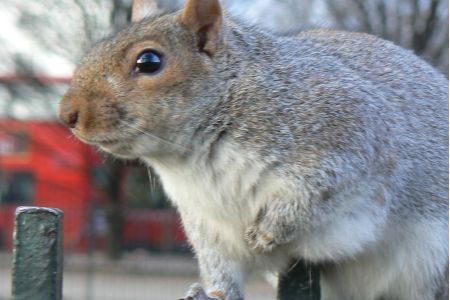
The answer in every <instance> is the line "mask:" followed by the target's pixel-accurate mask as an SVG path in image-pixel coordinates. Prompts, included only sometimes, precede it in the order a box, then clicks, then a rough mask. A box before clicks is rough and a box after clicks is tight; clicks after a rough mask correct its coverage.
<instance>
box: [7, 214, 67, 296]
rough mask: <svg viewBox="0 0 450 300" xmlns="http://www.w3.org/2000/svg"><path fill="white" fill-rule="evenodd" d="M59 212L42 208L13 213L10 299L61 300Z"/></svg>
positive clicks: (61, 215)
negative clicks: (14, 218) (14, 216)
mask: <svg viewBox="0 0 450 300" xmlns="http://www.w3.org/2000/svg"><path fill="white" fill-rule="evenodd" d="M62 217H63V213H62V211H60V210H58V209H51V208H43V207H19V208H17V210H16V220H15V226H14V249H13V276H12V277H13V278H12V299H13V300H30V299H33V300H61V299H62V258H63V252H62V241H63V228H62Z"/></svg>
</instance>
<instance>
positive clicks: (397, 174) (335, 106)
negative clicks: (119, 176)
mask: <svg viewBox="0 0 450 300" xmlns="http://www.w3.org/2000/svg"><path fill="white" fill-rule="evenodd" d="M136 2H137V3H136V5H135V8H134V10H133V20H134V23H132V24H131V25H130V26H129V27H127V28H125V29H124V30H122V31H120V32H119V33H117V34H116V35H114V36H112V37H110V38H107V39H105V40H103V41H100V42H99V43H98V44H97V45H95V46H94V47H93V48H92V49H91V50H90V52H89V53H88V54H87V55H86V56H85V57H84V59H83V60H82V61H81V63H80V65H79V67H78V68H77V70H76V71H75V74H74V77H73V80H72V83H71V86H70V88H69V90H68V91H67V93H66V95H65V96H64V98H63V99H62V102H61V105H60V119H61V120H62V121H63V122H64V123H66V124H67V125H68V126H69V127H70V128H71V130H72V132H73V133H74V134H75V135H76V136H77V137H78V138H79V139H81V140H82V141H84V142H86V143H89V144H92V145H95V146H98V147H99V148H100V149H102V150H104V151H106V152H109V153H112V154H114V155H116V156H118V157H122V158H125V159H136V158H137V159H140V160H142V161H143V162H145V163H146V164H148V165H150V166H152V167H153V168H154V169H155V170H156V172H157V173H158V174H159V176H160V178H161V180H162V183H163V186H164V188H165V190H166V192H167V194H168V195H169V197H170V198H171V200H172V201H173V203H174V205H175V206H176V207H177V209H178V211H179V213H180V214H181V217H182V221H183V226H184V228H185V231H186V233H187V235H188V238H189V240H190V242H191V243H192V245H193V248H194V250H195V253H196V255H197V258H198V262H199V266H200V270H201V276H202V279H203V284H204V285H205V287H206V291H205V290H204V289H203V288H202V287H201V286H200V285H194V286H193V287H192V288H191V289H190V290H189V291H188V294H187V295H186V298H184V299H195V300H201V299H205V300H206V299H222V300H225V299H226V300H238V299H243V282H244V279H245V274H246V273H247V272H248V271H249V270H251V269H254V268H261V269H266V270H275V271H277V270H282V269H283V268H285V267H286V264H287V263H288V259H289V258H290V257H300V258H303V259H305V260H307V261H311V262H315V263H318V264H319V265H320V266H321V293H322V298H323V299H329V300H349V299H355V300H365V299H367V300H371V299H374V300H375V299H404V300H413V299H417V300H427V299H435V298H436V297H437V295H438V294H445V293H447V290H446V289H447V285H446V281H447V280H448V277H447V272H448V148H447V145H448V119H447V116H448V104H447V100H448V80H447V79H446V78H445V77H444V76H443V75H441V74H440V73H438V72H437V71H435V70H434V69H433V68H432V67H430V66H429V65H428V64H426V63H425V62H424V61H422V60H421V59H420V58H418V57H416V56H415V55H414V54H413V53H411V52H410V51H407V50H405V49H402V48H400V47H398V46H395V45H394V44H392V43H390V42H387V41H384V40H381V39H379V38H376V37H374V36H371V35H367V34H361V33H346V32H338V31H331V30H311V31H304V32H301V33H300V34H298V35H296V36H293V37H277V36H273V35H271V34H270V33H266V32H262V31H260V30H258V29H256V28H254V27H250V26H246V25H244V24H240V23H239V22H236V21H234V20H232V19H230V18H228V17H227V16H226V15H225V14H224V13H223V12H222V11H223V10H222V8H221V6H220V4H219V1H218V0H188V1H187V3H186V4H185V6H184V8H183V9H182V10H180V11H178V12H175V13H171V14H161V15H152V14H151V8H152V7H154V6H152V5H151V1H144V0H143V1H136ZM189 297H191V298H189Z"/></svg>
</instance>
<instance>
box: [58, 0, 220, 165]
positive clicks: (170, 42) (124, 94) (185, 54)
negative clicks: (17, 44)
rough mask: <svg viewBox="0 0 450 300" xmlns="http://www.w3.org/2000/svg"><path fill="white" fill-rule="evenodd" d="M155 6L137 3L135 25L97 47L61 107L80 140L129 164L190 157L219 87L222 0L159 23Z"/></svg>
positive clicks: (195, 2)
mask: <svg viewBox="0 0 450 300" xmlns="http://www.w3.org/2000/svg"><path fill="white" fill-rule="evenodd" d="M154 7H155V6H154V5H151V1H150V0H147V1H135V3H134V7H133V16H132V19H133V23H132V24H131V25H130V26H129V27H128V28H126V29H124V30H122V31H121V32H119V33H118V34H116V35H115V36H113V37H111V38H108V39H106V40H104V41H101V42H99V43H98V44H96V45H95V46H94V47H93V48H92V50H91V51H90V52H89V53H88V54H87V55H86V57H85V58H84V59H83V60H82V61H81V64H80V65H79V67H78V68H77V70H76V71H75V73H74V76H73V79H72V82H71V85H70V88H69V90H68V91H67V93H66V95H65V96H64V98H63V99H62V101H61V104H60V112H59V115H60V119H61V120H62V121H63V122H64V123H65V124H66V125H67V126H69V127H70V128H71V129H72V132H73V133H74V134H75V135H76V136H77V137H78V138H80V139H81V140H83V141H85V142H87V143H90V144H94V145H96V146H99V147H100V148H101V149H103V150H105V151H108V152H111V153H113V154H116V155H119V156H123V157H141V156H145V155H155V154H158V153H167V152H170V151H186V148H188V147H189V146H188V143H189V139H191V138H192V136H191V135H192V131H194V130H195V129H194V128H193V127H195V125H194V124H195V122H196V119H198V118H201V117H202V114H203V113H204V111H203V110H204V109H205V106H207V105H208V102H209V101H213V99H214V97H217V96H216V95H215V94H216V93H215V90H216V89H217V86H218V85H220V84H219V83H220V80H219V79H218V78H217V75H216V73H217V72H216V70H215V64H214V59H215V56H216V52H217V50H218V47H220V44H221V43H222V41H221V40H222V13H221V8H220V5H219V2H218V0H188V1H187V3H186V5H185V7H184V8H183V9H182V10H181V11H179V12H176V13H173V14H166V15H159V16H155V15H151V10H152V8H154ZM210 104H211V105H212V103H210Z"/></svg>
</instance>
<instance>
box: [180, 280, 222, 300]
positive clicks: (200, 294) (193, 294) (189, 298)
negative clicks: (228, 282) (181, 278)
mask: <svg viewBox="0 0 450 300" xmlns="http://www.w3.org/2000/svg"><path fill="white" fill-rule="evenodd" d="M179 300H221V299H220V298H216V297H209V296H208V295H207V294H206V292H205V290H204V289H203V288H202V286H201V285H200V284H198V283H194V284H193V285H192V286H191V287H190V289H189V291H188V292H187V294H186V296H185V297H184V298H181V299H179Z"/></svg>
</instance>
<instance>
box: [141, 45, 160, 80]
mask: <svg viewBox="0 0 450 300" xmlns="http://www.w3.org/2000/svg"><path fill="white" fill-rule="evenodd" d="M161 61H162V59H161V56H160V55H159V54H158V53H156V52H155V51H151V50H148V51H145V52H143V53H141V54H139V56H138V58H137V60H136V66H135V72H136V73H146V74H152V73H155V72H157V71H158V70H159V69H160V68H161V65H162V63H161Z"/></svg>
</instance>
